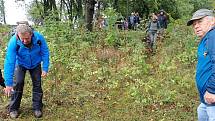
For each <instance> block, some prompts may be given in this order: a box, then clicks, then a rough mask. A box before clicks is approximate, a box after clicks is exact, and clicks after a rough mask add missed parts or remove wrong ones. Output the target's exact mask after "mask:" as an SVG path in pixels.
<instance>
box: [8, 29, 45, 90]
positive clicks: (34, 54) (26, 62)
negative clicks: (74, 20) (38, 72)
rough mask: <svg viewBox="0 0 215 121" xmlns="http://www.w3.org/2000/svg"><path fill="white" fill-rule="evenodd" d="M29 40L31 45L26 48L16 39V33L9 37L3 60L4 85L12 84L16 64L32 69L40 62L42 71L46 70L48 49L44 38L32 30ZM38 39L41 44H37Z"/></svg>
mask: <svg viewBox="0 0 215 121" xmlns="http://www.w3.org/2000/svg"><path fill="white" fill-rule="evenodd" d="M31 41H32V46H31V47H30V48H27V47H25V46H24V44H23V43H22V42H21V41H20V40H19V39H17V37H16V34H15V35H14V36H12V37H11V39H10V41H9V43H8V47H7V53H6V58H5V61H4V78H5V84H6V86H13V75H14V70H15V66H16V65H21V66H23V67H25V68H27V69H33V68H35V67H36V66H38V65H39V64H40V63H41V62H42V69H43V71H46V72H48V67H49V49H48V46H47V43H46V41H45V38H44V37H43V36H42V35H41V34H40V33H38V32H36V31H34V32H33V36H32V39H31ZM38 41H40V43H41V44H38ZM17 47H19V48H17Z"/></svg>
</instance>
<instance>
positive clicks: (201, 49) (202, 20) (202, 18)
mask: <svg viewBox="0 0 215 121" xmlns="http://www.w3.org/2000/svg"><path fill="white" fill-rule="evenodd" d="M187 25H188V26H189V25H192V26H193V29H194V32H195V34H196V35H197V36H198V37H199V38H200V39H201V41H200V42H199V45H198V53H197V54H198V55H197V56H198V62H197V67H196V85H197V88H198V91H199V95H200V100H201V103H200V105H199V107H198V109H197V113H198V121H215V15H214V11H213V10H208V9H200V10H197V11H196V12H195V13H194V14H193V16H192V18H191V19H190V20H189V21H188V22H187Z"/></svg>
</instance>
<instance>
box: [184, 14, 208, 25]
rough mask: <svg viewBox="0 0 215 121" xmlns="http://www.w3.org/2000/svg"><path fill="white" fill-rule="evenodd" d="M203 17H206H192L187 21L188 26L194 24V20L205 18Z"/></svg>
mask: <svg viewBox="0 0 215 121" xmlns="http://www.w3.org/2000/svg"><path fill="white" fill-rule="evenodd" d="M203 17H205V16H199V17H195V18H192V19H190V20H189V21H188V22H187V26H190V25H192V24H193V21H195V20H198V19H201V18H203Z"/></svg>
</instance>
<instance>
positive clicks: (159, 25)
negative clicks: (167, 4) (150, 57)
mask: <svg viewBox="0 0 215 121" xmlns="http://www.w3.org/2000/svg"><path fill="white" fill-rule="evenodd" d="M167 23H168V18H167V15H166V14H165V11H164V10H160V11H159V13H158V14H156V13H152V14H151V15H150V19H149V22H148V25H147V29H146V31H147V37H148V40H147V43H148V45H149V49H150V51H151V52H153V51H154V50H155V48H156V40H157V37H158V35H159V36H160V37H162V36H163V33H164V30H165V29H166V28H167Z"/></svg>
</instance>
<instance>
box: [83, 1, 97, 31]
mask: <svg viewBox="0 0 215 121" xmlns="http://www.w3.org/2000/svg"><path fill="white" fill-rule="evenodd" d="M95 4H96V1H95V0H86V13H85V21H86V28H87V30H88V31H92V30H93V23H92V22H93V14H94V6H95Z"/></svg>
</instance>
